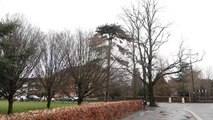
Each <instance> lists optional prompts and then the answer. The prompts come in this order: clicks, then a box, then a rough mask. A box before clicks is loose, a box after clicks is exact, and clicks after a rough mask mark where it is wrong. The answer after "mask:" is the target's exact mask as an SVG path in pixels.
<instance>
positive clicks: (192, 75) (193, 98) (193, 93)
mask: <svg viewBox="0 0 213 120" xmlns="http://www.w3.org/2000/svg"><path fill="white" fill-rule="evenodd" d="M190 70H191V79H192V100H193V101H192V102H195V86H194V74H193V68H192V62H191V60H190Z"/></svg>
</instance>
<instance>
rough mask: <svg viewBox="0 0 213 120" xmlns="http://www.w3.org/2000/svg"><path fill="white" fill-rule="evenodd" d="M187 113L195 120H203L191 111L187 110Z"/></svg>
mask: <svg viewBox="0 0 213 120" xmlns="http://www.w3.org/2000/svg"><path fill="white" fill-rule="evenodd" d="M186 112H187V113H189V114H190V115H191V117H192V118H193V119H194V120H202V119H201V118H200V117H199V116H198V115H197V114H195V113H194V112H192V111H191V110H186Z"/></svg>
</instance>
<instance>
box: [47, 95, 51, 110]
mask: <svg viewBox="0 0 213 120" xmlns="http://www.w3.org/2000/svg"><path fill="white" fill-rule="evenodd" d="M50 105H51V97H47V108H48V109H50Z"/></svg>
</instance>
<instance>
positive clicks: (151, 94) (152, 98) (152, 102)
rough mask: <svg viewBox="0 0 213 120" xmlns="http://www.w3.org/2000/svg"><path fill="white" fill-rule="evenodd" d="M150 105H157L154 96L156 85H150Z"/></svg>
mask: <svg viewBox="0 0 213 120" xmlns="http://www.w3.org/2000/svg"><path fill="white" fill-rule="evenodd" d="M148 89H149V102H150V103H149V106H156V104H155V97H154V86H153V85H149V88H148Z"/></svg>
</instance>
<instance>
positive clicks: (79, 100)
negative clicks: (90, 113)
mask: <svg viewBox="0 0 213 120" xmlns="http://www.w3.org/2000/svg"><path fill="white" fill-rule="evenodd" d="M82 101H83V98H81V97H79V98H78V105H81V103H82Z"/></svg>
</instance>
